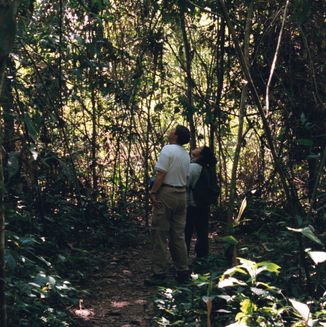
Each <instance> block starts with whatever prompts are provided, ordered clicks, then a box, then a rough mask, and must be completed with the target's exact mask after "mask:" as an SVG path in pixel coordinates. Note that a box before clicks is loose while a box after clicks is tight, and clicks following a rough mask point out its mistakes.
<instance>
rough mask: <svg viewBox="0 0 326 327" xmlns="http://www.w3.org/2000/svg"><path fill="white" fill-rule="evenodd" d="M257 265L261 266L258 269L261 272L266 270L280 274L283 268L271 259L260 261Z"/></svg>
mask: <svg viewBox="0 0 326 327" xmlns="http://www.w3.org/2000/svg"><path fill="white" fill-rule="evenodd" d="M257 267H260V269H258V271H259V272H261V271H264V270H266V271H269V272H273V273H275V274H279V273H280V269H281V267H280V266H279V265H277V264H276V263H273V262H270V261H263V262H259V263H257Z"/></svg>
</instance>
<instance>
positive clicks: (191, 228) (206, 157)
mask: <svg viewBox="0 0 326 327" xmlns="http://www.w3.org/2000/svg"><path fill="white" fill-rule="evenodd" d="M191 156H192V162H191V164H190V171H189V179H188V185H187V200H188V208H187V219H186V227H185V240H186V245H187V250H188V254H189V253H190V244H191V239H192V236H193V234H194V232H196V234H197V241H196V245H195V252H196V255H197V258H202V257H206V256H207V255H208V251H209V247H208V220H209V213H210V210H209V209H210V208H209V206H198V205H197V204H196V203H195V201H194V198H193V194H192V190H193V189H194V187H195V185H196V182H197V181H198V179H199V176H200V174H201V170H202V169H203V167H209V168H211V169H215V166H216V162H217V161H216V158H215V156H214V153H213V152H212V151H211V150H210V148H208V147H207V146H203V147H198V148H196V149H194V150H193V151H192V152H191Z"/></svg>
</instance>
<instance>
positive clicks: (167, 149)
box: [155, 144, 190, 186]
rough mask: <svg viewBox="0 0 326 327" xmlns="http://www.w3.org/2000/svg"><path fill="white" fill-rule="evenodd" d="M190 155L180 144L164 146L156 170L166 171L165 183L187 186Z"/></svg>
mask: <svg viewBox="0 0 326 327" xmlns="http://www.w3.org/2000/svg"><path fill="white" fill-rule="evenodd" d="M189 167H190V156H189V154H188V153H187V151H186V150H185V149H184V148H183V147H182V146H181V145H178V144H168V145H165V146H164V147H163V149H162V150H161V152H160V154H159V158H158V160H157V163H156V165H155V170H158V171H162V172H165V173H166V175H165V178H164V183H165V184H169V185H173V186H186V185H187V179H188V176H189Z"/></svg>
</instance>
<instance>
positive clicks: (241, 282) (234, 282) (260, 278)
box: [154, 258, 326, 327]
mask: <svg viewBox="0 0 326 327" xmlns="http://www.w3.org/2000/svg"><path fill="white" fill-rule="evenodd" d="M239 261H240V264H239V265H237V266H235V267H233V268H230V269H227V270H226V271H225V272H224V273H223V274H221V275H220V276H218V275H216V274H210V273H208V274H203V275H201V274H193V275H192V279H193V280H192V282H191V283H190V284H188V285H187V286H186V287H175V288H161V289H160V290H159V293H158V298H157V299H156V300H155V301H154V302H155V304H156V308H157V315H156V317H155V318H154V322H155V324H156V326H207V319H209V321H210V324H211V326H221V325H223V326H228V327H231V326H232V327H236V326H238V327H240V326H266V327H267V326H269V327H272V326H280V327H281V326H290V325H291V326H319V323H323V322H325V318H326V315H325V313H326V312H325V295H326V294H324V297H323V298H321V299H316V300H315V301H310V305H307V304H306V303H303V302H300V301H298V300H295V299H292V298H287V297H286V296H285V295H284V294H283V291H282V290H281V289H280V288H279V287H277V286H275V283H276V279H275V277H274V276H275V275H276V276H278V275H279V273H280V266H279V265H277V264H275V263H273V262H269V261H264V262H258V263H256V262H254V261H251V260H247V259H244V258H239ZM208 303H212V308H213V309H210V305H207V304H208ZM205 304H206V306H205ZM232 321H235V322H233V323H232Z"/></svg>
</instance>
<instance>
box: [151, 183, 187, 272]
mask: <svg viewBox="0 0 326 327" xmlns="http://www.w3.org/2000/svg"><path fill="white" fill-rule="evenodd" d="M157 197H158V200H159V201H160V202H161V203H162V206H161V207H160V208H153V218H152V244H153V253H152V270H153V273H154V274H165V273H166V272H167V268H168V262H169V261H168V251H167V248H168V246H169V249H170V253H171V257H172V260H173V263H174V265H175V268H176V270H177V271H185V270H188V254H187V247H186V243H185V224H186V210H187V209H186V192H185V190H184V189H175V188H170V187H165V186H163V187H162V188H161V189H160V191H159V193H158V194H157Z"/></svg>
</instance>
